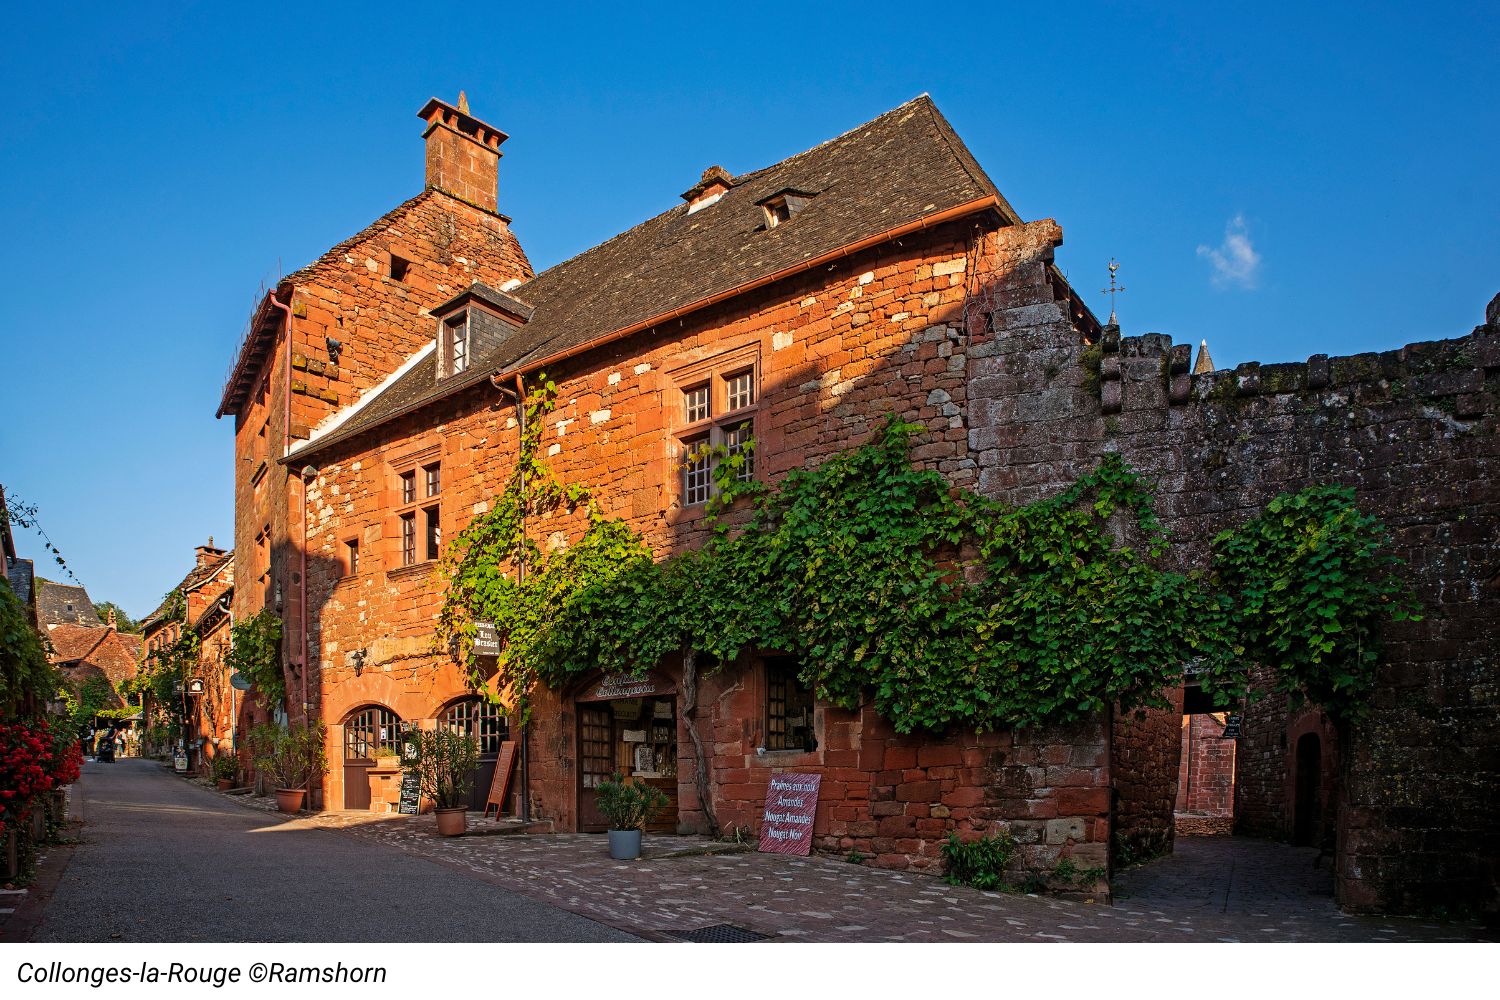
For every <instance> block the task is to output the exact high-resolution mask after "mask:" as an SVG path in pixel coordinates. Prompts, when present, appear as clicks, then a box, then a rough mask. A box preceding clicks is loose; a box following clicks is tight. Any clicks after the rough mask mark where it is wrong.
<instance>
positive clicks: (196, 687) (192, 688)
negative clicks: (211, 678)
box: [187, 677, 203, 694]
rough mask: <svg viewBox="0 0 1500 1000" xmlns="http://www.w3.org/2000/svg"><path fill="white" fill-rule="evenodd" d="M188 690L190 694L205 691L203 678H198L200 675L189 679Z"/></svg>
mask: <svg viewBox="0 0 1500 1000" xmlns="http://www.w3.org/2000/svg"><path fill="white" fill-rule="evenodd" d="M187 692H188V694H202V693H203V681H202V679H201V678H198V677H194V678H192V679H191V680H189V681H188V685H187Z"/></svg>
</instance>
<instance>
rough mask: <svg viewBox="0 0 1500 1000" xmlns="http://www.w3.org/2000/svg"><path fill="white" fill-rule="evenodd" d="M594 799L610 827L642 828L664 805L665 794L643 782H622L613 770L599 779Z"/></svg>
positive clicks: (621, 828)
mask: <svg viewBox="0 0 1500 1000" xmlns="http://www.w3.org/2000/svg"><path fill="white" fill-rule="evenodd" d="M597 803H598V806H599V811H600V812H601V813H603V814H604V818H605V819H606V820H607V821H608V822H609V828H610V829H611V830H644V829H645V828H646V824H647V823H649V822H651V818H652V817H653V816H655V815H656V814H657V813H659V812H661V811H662V810H663V809H665V808H666V807H667V794H666V793H665V792H663V791H662V790H661V789H660V788H656V787H654V786H652V785H648V784H646V783H644V782H639V781H638V782H635V783H634V784H626V783H625V779H624V777H623V776H621V775H619V774H616V775H614V776H613V777H611V778H609V779H607V780H605V781H601V782H600V783H599V797H598V799H597Z"/></svg>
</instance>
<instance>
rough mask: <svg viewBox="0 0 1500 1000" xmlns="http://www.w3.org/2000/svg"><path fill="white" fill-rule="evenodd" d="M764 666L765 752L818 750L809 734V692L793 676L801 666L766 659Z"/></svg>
mask: <svg viewBox="0 0 1500 1000" xmlns="http://www.w3.org/2000/svg"><path fill="white" fill-rule="evenodd" d="M765 665H766V740H765V746H766V749H767V750H799V751H804V752H806V751H812V750H816V749H818V739H817V736H816V735H815V733H814V731H813V692H812V689H811V688H809V687H807V686H805V685H804V684H803V683H802V681H801V680H800V679H799V678H798V676H797V675H798V673H799V672H800V669H801V665H800V664H799V663H798V662H797V661H796V660H794V659H792V658H791V657H789V656H768V657H766V661H765Z"/></svg>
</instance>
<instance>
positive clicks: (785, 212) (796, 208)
mask: <svg viewBox="0 0 1500 1000" xmlns="http://www.w3.org/2000/svg"><path fill="white" fill-rule="evenodd" d="M812 199H813V196H812V195H810V194H807V193H805V192H802V191H793V190H791V189H787V190H785V191H778V192H776V193H775V194H773V195H771V197H769V198H765V199H762V200H761V201H760V202H759V205H760V207H761V209H762V210H764V211H765V213H766V228H767V229H775V228H776V227H777V226H779V225H781V224H782V223H784V222H787V221H789V220H790V219H791V217H792V216H794V215H796V214H797V213H798V212H800V211H802V209H804V208H806V207H807V203H808V202H810V201H812Z"/></svg>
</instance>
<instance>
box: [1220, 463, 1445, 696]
mask: <svg viewBox="0 0 1500 1000" xmlns="http://www.w3.org/2000/svg"><path fill="white" fill-rule="evenodd" d="M1213 544H1214V552H1213V573H1214V578H1215V583H1216V584H1217V586H1218V588H1219V590H1220V592H1221V593H1222V594H1223V595H1224V597H1225V601H1226V603H1227V605H1228V608H1229V611H1228V614H1229V622H1228V625H1229V628H1230V630H1231V631H1232V632H1233V633H1234V634H1235V635H1236V636H1238V637H1240V641H1241V643H1242V644H1243V648H1244V657H1245V658H1246V659H1247V660H1250V661H1252V662H1256V663H1262V664H1265V665H1266V666H1270V667H1274V668H1276V669H1275V671H1274V672H1275V676H1276V685H1277V688H1278V689H1279V690H1281V691H1284V692H1286V693H1288V694H1291V695H1294V696H1298V697H1306V698H1308V699H1310V700H1311V701H1313V702H1315V703H1316V704H1318V705H1320V706H1321V707H1323V708H1324V709H1325V710H1326V711H1328V713H1329V714H1330V715H1332V716H1333V717H1335V718H1337V719H1342V720H1347V721H1355V720H1357V719H1359V718H1360V717H1361V715H1362V714H1363V710H1364V707H1365V702H1366V698H1367V696H1368V695H1369V692H1370V690H1371V689H1372V688H1373V686H1374V683H1375V668H1376V664H1377V662H1378V661H1379V659H1380V650H1381V635H1380V630H1381V626H1382V624H1383V623H1384V622H1385V621H1387V620H1390V621H1407V620H1415V619H1419V618H1420V615H1419V614H1418V610H1419V607H1418V605H1417V602H1416V599H1415V597H1414V596H1413V595H1412V593H1411V590H1410V588H1409V587H1408V586H1407V585H1406V583H1405V582H1404V581H1403V580H1402V579H1401V577H1400V575H1399V570H1400V568H1401V566H1402V563H1401V561H1400V560H1399V559H1397V558H1396V557H1395V556H1393V555H1391V554H1390V552H1389V547H1390V536H1389V534H1388V533H1387V531H1386V529H1385V526H1384V525H1383V524H1381V523H1380V521H1378V520H1377V519H1375V518H1373V517H1371V516H1369V515H1368V514H1364V513H1362V512H1361V511H1360V510H1359V508H1358V507H1356V506H1355V504H1354V491H1353V490H1351V489H1349V488H1348V487H1345V486H1315V487H1310V488H1308V489H1305V490H1302V491H1301V492H1300V493H1295V494H1282V495H1280V496H1278V497H1276V499H1274V500H1272V501H1271V502H1270V503H1269V504H1268V505H1267V506H1266V509H1265V510H1264V511H1263V512H1262V513H1261V514H1259V515H1258V516H1256V517H1254V518H1251V519H1250V520H1249V521H1247V522H1245V523H1244V524H1243V525H1241V526H1240V527H1238V528H1236V529H1234V530H1232V531H1225V532H1223V533H1221V534H1220V535H1219V536H1218V537H1217V538H1215V539H1214V543H1213ZM1218 679H1219V680H1220V681H1221V683H1224V684H1225V686H1226V687H1227V689H1228V693H1229V694H1230V695H1231V696H1235V695H1239V694H1243V693H1244V684H1245V675H1244V674H1243V673H1229V674H1226V675H1224V676H1223V677H1222V678H1218Z"/></svg>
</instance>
